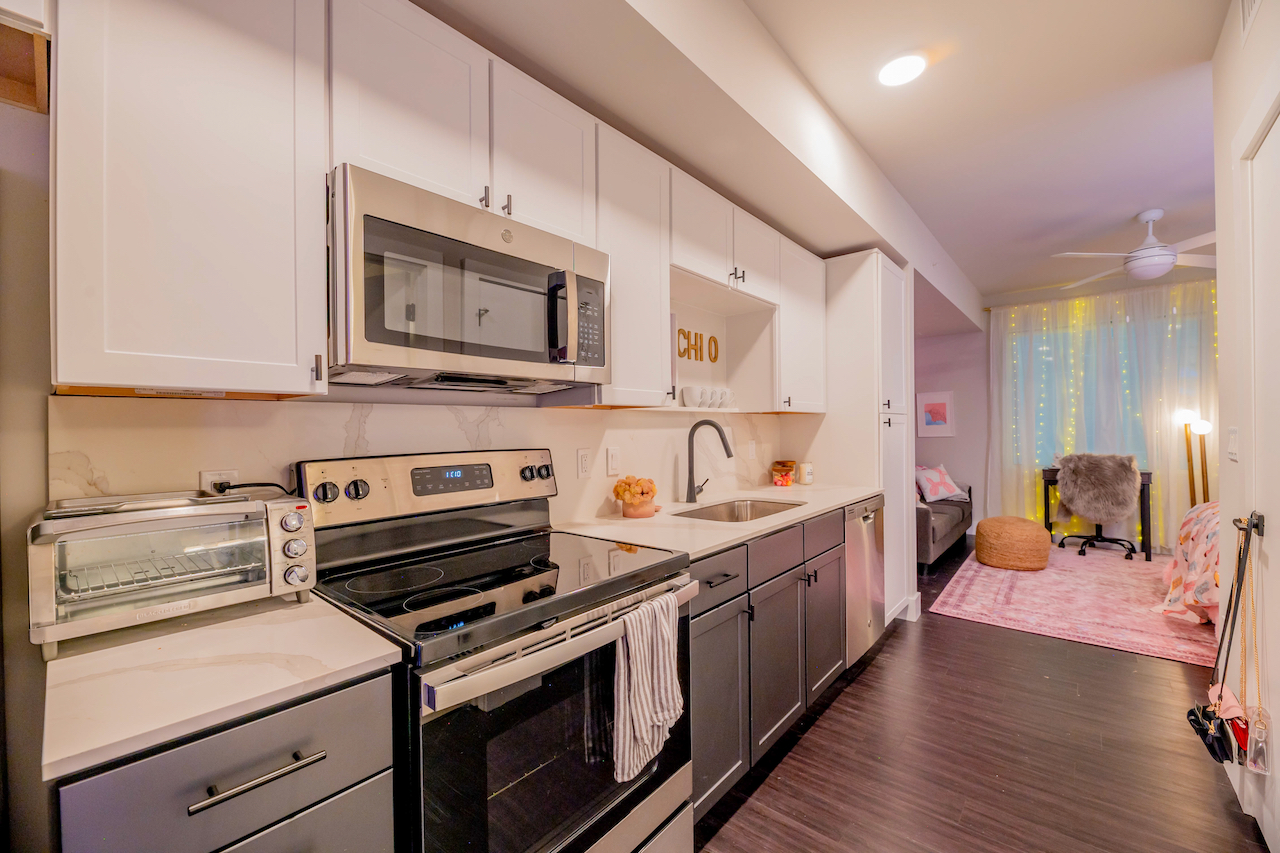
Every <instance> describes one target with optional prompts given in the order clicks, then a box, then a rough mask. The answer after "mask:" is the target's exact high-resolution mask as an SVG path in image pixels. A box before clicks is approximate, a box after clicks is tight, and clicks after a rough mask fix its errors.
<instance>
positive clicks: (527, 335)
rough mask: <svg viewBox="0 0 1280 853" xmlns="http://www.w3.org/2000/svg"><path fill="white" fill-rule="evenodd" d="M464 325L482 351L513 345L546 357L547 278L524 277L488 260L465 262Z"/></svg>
mask: <svg viewBox="0 0 1280 853" xmlns="http://www.w3.org/2000/svg"><path fill="white" fill-rule="evenodd" d="M464 282H465V285H464V297H463V301H464V302H465V303H466V307H465V310H464V312H463V316H464V327H463V328H464V329H465V330H466V331H465V336H466V340H467V342H468V343H474V344H478V345H479V346H480V348H481V350H483V351H494V350H497V349H514V350H518V351H519V352H521V353H524V354H526V355H527V356H528V357H529V358H530V359H532V358H539V359H541V360H546V352H547V282H546V281H545V280H542V281H537V280H533V281H530V280H527V279H526V280H521V279H520V278H517V277H515V276H511V275H509V274H506V273H504V271H503V270H501V269H499V268H496V267H493V266H492V265H489V264H483V263H477V262H469V263H465V264H464Z"/></svg>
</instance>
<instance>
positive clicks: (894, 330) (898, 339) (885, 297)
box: [880, 255, 914, 414]
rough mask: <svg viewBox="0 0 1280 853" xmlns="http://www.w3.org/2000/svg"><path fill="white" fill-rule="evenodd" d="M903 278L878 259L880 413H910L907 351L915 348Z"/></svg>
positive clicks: (895, 268)
mask: <svg viewBox="0 0 1280 853" xmlns="http://www.w3.org/2000/svg"><path fill="white" fill-rule="evenodd" d="M908 306H909V302H908V301H907V285H906V277H905V274H904V273H903V271H902V270H900V269H898V267H897V266H895V265H894V263H893V262H892V261H890V260H889V259H888V258H886V257H884V256H883V255H881V257H880V411H881V412H898V413H901V414H907V413H909V412H910V411H911V408H912V407H911V403H910V401H909V400H908V399H907V398H908V397H909V396H910V392H909V391H908V388H909V387H910V385H911V384H912V383H911V382H909V378H910V377H909V374H908V368H909V366H910V363H911V360H910V358H909V356H910V353H908V352H907V348H908V347H911V346H913V345H914V341H913V340H912V336H911V332H910V330H911V328H912V322H911V315H910V313H909V312H908Z"/></svg>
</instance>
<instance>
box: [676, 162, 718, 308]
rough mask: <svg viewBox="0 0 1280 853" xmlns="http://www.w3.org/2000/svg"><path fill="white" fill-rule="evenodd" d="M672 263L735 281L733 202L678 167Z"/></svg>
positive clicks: (697, 272)
mask: <svg viewBox="0 0 1280 853" xmlns="http://www.w3.org/2000/svg"><path fill="white" fill-rule="evenodd" d="M671 263H673V264H675V265H676V266H678V267H680V268H681V269H684V270H688V271H689V272H691V273H695V274H697V275H700V276H702V277H703V278H709V279H711V280H712V281H717V282H720V283H721V284H724V285H725V286H726V287H727V286H729V285H731V284H732V283H733V279H732V275H733V205H732V204H730V203H729V202H728V201H727V200H726V199H724V198H722V197H721V196H720V195H719V194H718V193H716V192H714V191H713V190H711V189H709V188H707V187H706V186H703V185H702V184H700V183H699V182H697V181H695V180H694V179H693V178H691V177H689V176H688V175H686V174H685V173H684V172H681V171H680V170H679V169H672V170H671Z"/></svg>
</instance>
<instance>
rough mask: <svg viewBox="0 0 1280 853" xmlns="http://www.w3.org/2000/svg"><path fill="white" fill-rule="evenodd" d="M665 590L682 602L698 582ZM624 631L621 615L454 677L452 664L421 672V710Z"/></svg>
mask: <svg viewBox="0 0 1280 853" xmlns="http://www.w3.org/2000/svg"><path fill="white" fill-rule="evenodd" d="M669 591H670V592H674V593H675V596H676V602H677V604H679V605H680V606H684V605H685V604H687V603H688V602H689V601H690V600H691V599H692V598H693V597H694V596H695V595H697V594H698V582H697V581H692V582H690V583H687V584H685V585H684V586H682V587H679V588H677V589H674V590H669ZM566 630H569V629H567V628H565V627H564V626H560V625H553V626H552V627H550V628H544V629H543V630H541V631H538V632H536V633H533V634H528V635H526V636H524V637H521V641H522V643H523V644H524V645H525V646H526V647H528V646H530V645H534V644H536V643H537V642H539V641H541V640H543V639H544V638H546V639H550V638H552V637H554V636H556V635H557V634H563V633H565V631H566ZM624 633H626V628H625V627H624V625H623V622H622V619H621V618H617V619H613V620H612V621H610V622H607V623H605V624H604V625H601V626H600V627H599V628H593V629H592V630H590V631H586V632H583V633H581V634H579V635H578V636H576V637H570V638H569V639H567V640H565V641H564V642H561V643H557V644H556V645H554V646H549V647H547V648H545V649H542V650H540V651H536V652H531V653H529V654H527V655H522V656H520V657H517V658H516V659H514V660H512V661H509V662H507V663H502V664H498V665H497V666H492V667H487V668H485V669H482V670H480V671H478V672H475V673H473V674H470V675H463V676H462V677H460V678H459V677H456V676H457V670H456V669H453V668H452V667H445V668H443V669H439V670H435V671H433V672H428V673H424V674H423V675H422V704H423V706H424V711H423V713H424V714H426V713H431V712H433V711H439V710H443V709H445V708H452V707H453V706H455V705H460V704H462V703H463V702H469V701H471V700H472V699H476V698H479V697H481V696H484V695H485V694H486V693H492V692H493V691H495V690H501V689H502V688H504V687H508V686H510V685H512V684H516V683H518V682H521V681H523V680H525V679H526V678H533V677H534V676H536V675H541V674H542V673H544V672H550V671H551V670H553V669H555V668H556V667H559V666H563V665H565V664H566V663H569V662H570V661H573V660H577V659H578V658H580V657H582V656H583V655H586V654H589V653H591V652H593V651H595V650H596V649H598V648H601V647H602V646H607V645H608V644H609V643H612V642H614V641H615V640H617V639H618V638H619V637H621V636H622V635H623V634H624Z"/></svg>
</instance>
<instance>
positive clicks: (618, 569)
mask: <svg viewBox="0 0 1280 853" xmlns="http://www.w3.org/2000/svg"><path fill="white" fill-rule="evenodd" d="M624 571H625V569H624V568H623V563H622V550H621V549H620V548H613V549H611V550H610V551H609V577H611V578H612V577H616V576H618V575H620V574H622V573H623V572H624Z"/></svg>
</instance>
